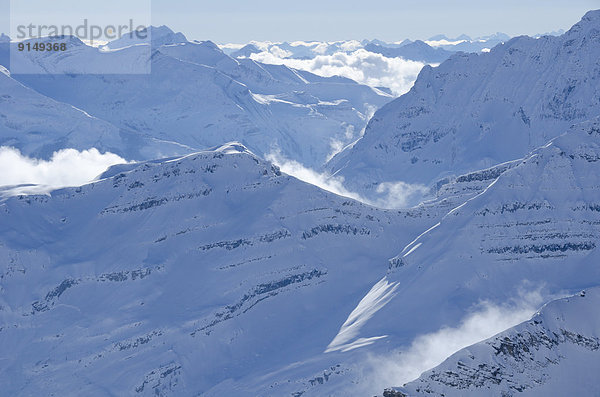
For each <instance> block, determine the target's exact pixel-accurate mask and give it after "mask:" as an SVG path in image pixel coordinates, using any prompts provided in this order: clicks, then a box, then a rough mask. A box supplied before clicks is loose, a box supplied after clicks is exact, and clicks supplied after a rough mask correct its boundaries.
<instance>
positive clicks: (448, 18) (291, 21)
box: [0, 0, 600, 43]
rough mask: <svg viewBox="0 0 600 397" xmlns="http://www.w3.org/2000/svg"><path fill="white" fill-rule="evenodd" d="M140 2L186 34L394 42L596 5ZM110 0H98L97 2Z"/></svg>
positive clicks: (570, 16)
mask: <svg viewBox="0 0 600 397" xmlns="http://www.w3.org/2000/svg"><path fill="white" fill-rule="evenodd" d="M15 1H23V0H15ZM146 1H151V3H152V12H151V15H152V23H153V24H154V25H163V24H164V25H168V26H170V27H171V28H172V29H173V30H177V31H182V32H183V33H185V34H186V36H188V38H190V39H197V40H206V39H210V40H213V41H216V42H219V43H224V42H239V43H242V42H248V41H250V40H272V41H282V40H342V39H364V38H369V39H372V38H379V39H382V40H387V41H394V40H401V39H404V38H413V39H415V38H428V37H430V36H432V35H434V34H439V33H444V34H447V35H449V36H457V35H459V34H461V33H466V34H468V35H471V36H480V35H487V34H491V33H495V32H497V31H502V32H505V33H507V34H509V35H511V36H512V35H519V34H536V33H544V32H548V31H553V30H558V29H561V28H562V29H568V28H569V27H570V26H571V25H573V24H574V23H576V22H577V21H578V20H579V19H580V18H581V16H582V15H583V14H584V13H585V11H587V10H590V9H598V8H600V0H560V1H558V0H503V1H499V0H497V1H485V0H455V1H451V0H396V1H394V0H369V1H365V0H361V1H358V0H344V1H337V0H328V1H324V0H296V1H282V0H253V1H249V0H243V1H242V0H229V1H227V0H222V1H197V0H196V1H193V0H146ZM110 2H111V1H110V0H108V1H107V0H104V1H103V2H102V3H101V4H103V5H104V6H106V4H107V3H110ZM142 2H143V0H142ZM60 3H61V0H58V1H52V2H50V1H47V0H28V2H27V4H28V6H30V7H31V10H32V15H33V13H34V12H35V11H34V10H39V9H40V7H42V6H43V7H48V5H51V6H52V7H54V8H53V9H55V10H56V13H57V14H59V13H60V14H61V18H68V17H69V12H68V11H66V10H65V9H64V8H65V7H60ZM78 3H79V7H78V8H79V9H80V10H81V9H86V7H87V6H86V5H85V4H86V3H89V4H90V6H89V7H87V9H88V10H89V13H90V14H89V15H91V16H98V15H99V9H98V2H97V1H94V2H91V1H90V2H86V1H79V2H78ZM132 3H135V2H130V1H127V0H120V1H116V0H115V4H118V7H113V6H111V7H109V9H111V10H113V11H114V12H117V11H116V10H118V13H119V15H121V16H123V15H127V14H129V13H131V14H134V13H135V11H134V10H132V9H128V8H130V7H133V6H132V5H131V4H132ZM8 4H9V1H8V0H0V12H1V14H0V15H2V19H3V20H0V31H4V32H8V31H9V30H10V27H9V18H8V15H9V13H8ZM137 4H139V3H137ZM100 13H101V11H100ZM107 18H109V19H110V17H107ZM117 22H118V21H117ZM49 23H51V22H49Z"/></svg>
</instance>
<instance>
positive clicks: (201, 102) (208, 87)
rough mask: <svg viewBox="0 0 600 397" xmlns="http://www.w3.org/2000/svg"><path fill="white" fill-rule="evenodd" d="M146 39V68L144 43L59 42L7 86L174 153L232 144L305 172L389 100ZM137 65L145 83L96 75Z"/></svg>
mask: <svg viewBox="0 0 600 397" xmlns="http://www.w3.org/2000/svg"><path fill="white" fill-rule="evenodd" d="M169 32H170V33H169ZM151 33H152V37H153V47H154V49H153V50H152V53H151V54H152V60H151V63H148V58H147V57H145V56H144V54H150V52H148V46H149V45H148V44H140V45H131V46H125V47H124V48H120V47H121V46H122V45H125V44H131V43H129V42H126V43H125V42H121V41H119V42H117V43H109V44H108V45H107V48H109V49H105V48H94V47H90V46H87V45H85V44H84V43H82V42H81V41H80V40H78V39H75V38H61V39H59V40H69V50H68V51H67V52H66V53H47V52H45V53H39V54H38V53H36V54H33V55H31V56H29V57H20V58H19V59H20V60H21V61H20V63H19V64H18V66H19V68H18V70H27V71H28V72H30V73H31V72H33V71H35V70H37V72H38V73H45V74H14V73H13V77H14V78H16V79H18V80H19V81H20V82H21V83H23V84H25V85H27V86H28V87H31V88H33V89H35V90H36V91H38V92H40V93H42V94H43V95H46V96H48V97H51V98H53V99H55V100H57V101H60V102H64V103H68V104H70V105H73V106H76V107H77V108H79V109H82V110H84V111H85V112H87V113H88V114H90V115H91V116H93V117H96V118H99V119H102V120H104V121H107V122H109V123H111V124H113V125H115V126H116V127H117V128H119V129H121V130H125V131H129V132H130V133H134V134H137V135H143V136H146V137H148V138H151V139H154V140H157V141H167V142H177V143H178V144H180V145H181V151H180V154H184V153H189V152H190V151H193V149H195V150H197V149H202V148H209V147H214V146H218V145H222V144H223V143H225V142H228V141H233V140H237V141H241V142H243V143H244V144H246V145H248V147H250V148H251V149H252V150H253V151H254V152H256V153H257V154H259V155H265V154H267V153H269V152H271V151H273V150H279V151H280V152H281V154H282V155H283V156H285V157H287V158H291V159H293V160H296V161H299V162H301V163H303V164H305V165H308V166H313V167H317V166H321V165H322V164H323V163H324V162H325V161H326V160H327V159H328V158H329V157H330V156H331V155H332V153H334V151H335V150H337V149H336V148H339V147H340V146H344V145H346V144H348V143H350V142H351V141H352V140H355V139H357V138H358V137H359V136H360V133H361V131H362V130H363V128H364V126H365V125H366V123H367V120H368V117H369V116H370V115H371V114H372V112H373V111H374V109H376V108H378V107H380V106H381V105H383V104H384V103H386V102H388V101H389V100H390V99H391V95H389V94H385V93H383V92H382V91H378V90H374V89H372V88H370V87H367V86H364V85H360V84H357V83H356V82H354V81H352V80H349V79H345V78H340V77H332V78H323V77H320V76H316V75H314V74H311V73H308V72H304V71H297V70H293V69H290V68H287V67H285V66H275V65H263V64H260V63H257V62H254V61H251V60H243V61H237V60H234V59H232V58H230V57H228V56H227V55H225V54H224V53H223V52H222V51H221V50H220V49H219V48H218V47H217V46H216V45H214V44H213V43H211V42H187V41H186V42H179V41H181V40H182V37H180V36H179V34H176V33H173V32H172V31H170V30H168V28H165V27H161V28H154V29H153V30H152V32H151ZM122 40H124V39H122ZM155 40H158V42H156V41H155ZM126 41H127V40H126ZM163 42H164V43H166V44H161V43H163ZM113 47H115V48H120V49H110V48H113ZM2 59H5V60H6V59H7V57H3V58H2ZM145 63H148V65H146V66H147V68H150V67H151V73H150V74H129V75H123V74H117V75H114V74H103V70H106V69H110V68H111V67H112V65H115V64H117V65H119V64H124V65H129V66H128V68H130V69H131V70H132V71H135V70H144V67H146V66H144V65H145ZM13 66H14V64H13ZM34 69H35V70H34ZM48 72H49V73H60V74H48ZM81 73H85V74H81ZM90 73H91V74H90ZM22 146H25V145H22ZM127 154H128V155H133V154H134V153H127ZM161 155H164V152H162V151H160V152H158V151H157V152H155V153H154V154H153V155H151V156H146V157H142V158H141V159H150V158H155V157H159V156H161ZM128 158H134V159H140V157H132V156H128Z"/></svg>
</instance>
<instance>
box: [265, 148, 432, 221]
mask: <svg viewBox="0 0 600 397" xmlns="http://www.w3.org/2000/svg"><path fill="white" fill-rule="evenodd" d="M331 145H332V149H334V150H335V149H338V148H339V146H336V145H341V144H340V143H339V142H336V141H332V142H331ZM265 158H266V159H267V160H268V161H270V162H272V163H273V164H275V165H277V166H278V167H279V168H280V169H281V171H283V172H285V173H286V174H288V175H291V176H293V177H295V178H298V179H300V180H301V181H304V182H307V183H310V184H312V185H315V186H318V187H320V188H321V189H324V190H327V191H329V192H332V193H335V194H338V195H340V196H344V197H349V198H352V199H354V200H358V201H360V202H363V203H365V204H369V205H373V206H375V207H379V208H388V209H399V208H406V207H408V206H410V205H413V204H415V203H417V202H419V201H420V199H421V198H422V197H423V196H424V195H425V194H427V192H429V189H428V188H427V187H425V186H424V185H411V184H408V183H405V182H400V181H398V182H385V183H381V184H380V185H379V186H377V189H376V192H377V193H378V194H379V195H378V197H377V198H375V199H367V198H365V197H363V196H362V195H361V194H359V193H357V192H353V191H351V190H348V189H347V188H346V187H345V186H344V182H345V179H344V177H341V176H334V175H330V174H328V173H326V172H322V173H321V172H317V171H315V170H313V169H310V168H308V167H305V166H304V165H302V164H301V163H299V162H297V161H295V160H289V159H286V158H285V157H283V156H282V155H281V153H280V152H278V151H272V152H271V153H269V154H267V155H266V156H265Z"/></svg>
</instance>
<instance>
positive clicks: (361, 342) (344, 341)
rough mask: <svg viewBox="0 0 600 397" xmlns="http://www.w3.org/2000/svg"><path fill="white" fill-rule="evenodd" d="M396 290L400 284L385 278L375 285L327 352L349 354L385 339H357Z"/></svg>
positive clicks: (379, 337)
mask: <svg viewBox="0 0 600 397" xmlns="http://www.w3.org/2000/svg"><path fill="white" fill-rule="evenodd" d="M396 288H398V283H396V282H389V281H388V280H387V279H386V278H385V277H384V278H383V279H381V280H380V281H379V282H378V283H377V284H375V285H374V286H373V288H371V290H370V291H369V293H367V295H365V297H364V298H363V299H362V300H361V301H360V302H359V303H358V306H356V309H354V310H353V311H352V313H350V315H349V316H348V319H347V320H346V321H345V322H344V324H342V327H341V328H340V331H339V332H338V334H337V335H336V336H335V338H333V340H332V341H331V343H330V344H329V345H328V346H327V350H325V352H326V353H328V352H333V351H336V350H340V351H342V352H347V351H350V350H353V349H357V348H359V347H363V346H368V345H370V344H371V343H373V342H375V341H376V340H379V339H383V338H385V337H386V336H385V335H384V336H372V337H367V338H358V339H356V337H357V336H358V334H359V332H360V329H361V327H362V326H363V325H364V324H365V323H366V322H367V321H369V319H370V318H371V317H373V315H374V314H375V313H377V312H378V311H379V310H380V309H381V308H382V307H384V306H385V305H386V304H387V303H388V302H389V301H390V300H391V299H392V298H393V297H394V292H395V291H396Z"/></svg>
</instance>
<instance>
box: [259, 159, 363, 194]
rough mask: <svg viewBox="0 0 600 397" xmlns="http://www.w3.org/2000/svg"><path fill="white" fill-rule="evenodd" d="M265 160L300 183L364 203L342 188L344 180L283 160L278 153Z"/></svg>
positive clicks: (295, 162) (292, 161)
mask: <svg viewBox="0 0 600 397" xmlns="http://www.w3.org/2000/svg"><path fill="white" fill-rule="evenodd" d="M266 159H267V160H268V161H270V162H272V163H273V164H275V165H277V166H278V167H279V168H280V169H281V171H283V172H285V173H286V174H288V175H291V176H293V177H295V178H298V179H300V180H301V181H304V182H307V183H310V184H312V185H315V186H318V187H320V188H321V189H324V190H327V191H329V192H332V193H335V194H338V195H340V196H344V197H349V198H353V199H355V200H359V201H363V202H364V201H365V200H364V199H363V198H362V197H361V196H360V195H359V194H357V193H354V192H351V191H349V190H348V189H346V188H345V187H344V178H342V177H335V176H331V175H328V174H326V173H318V172H316V171H314V170H312V169H310V168H307V167H305V166H304V165H302V164H300V163H299V162H297V161H295V160H288V159H286V158H284V157H283V156H282V155H281V154H280V153H279V152H276V151H274V152H271V153H269V154H267V155H266Z"/></svg>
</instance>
